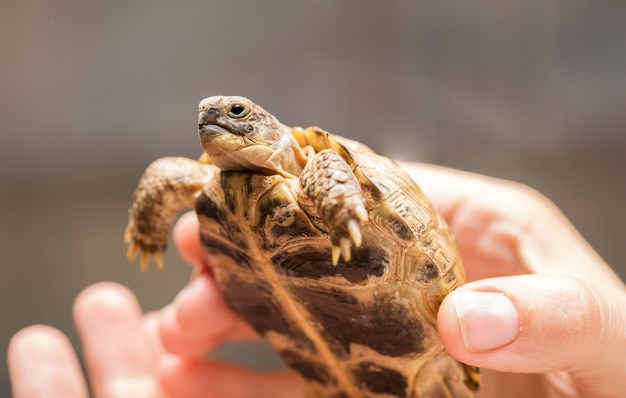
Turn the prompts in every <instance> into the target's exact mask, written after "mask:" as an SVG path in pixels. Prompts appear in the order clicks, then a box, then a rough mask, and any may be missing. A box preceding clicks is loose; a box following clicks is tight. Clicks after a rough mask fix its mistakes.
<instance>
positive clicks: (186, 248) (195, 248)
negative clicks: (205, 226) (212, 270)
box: [173, 211, 207, 267]
mask: <svg viewBox="0 0 626 398" xmlns="http://www.w3.org/2000/svg"><path fill="white" fill-rule="evenodd" d="M173 239H174V243H175V244H176V247H177V248H178V251H179V252H180V255H181V257H182V258H183V260H185V261H186V262H187V263H189V264H192V265H196V266H202V267H206V266H207V262H206V257H205V255H204V252H203V251H202V245H201V243H200V225H199V223H198V216H197V215H196V213H195V212H193V211H191V212H188V213H186V214H183V215H182V216H181V217H180V219H179V220H178V222H177V223H176V225H175V226H174V232H173Z"/></svg>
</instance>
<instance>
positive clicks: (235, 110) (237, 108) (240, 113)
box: [228, 104, 250, 118]
mask: <svg viewBox="0 0 626 398" xmlns="http://www.w3.org/2000/svg"><path fill="white" fill-rule="evenodd" d="M249 112H250V110H249V109H248V108H247V107H246V106H244V105H242V104H232V105H231V106H230V109H229V110H228V116H230V117H234V118H242V117H244V116H246V115H247V114H248V113H249Z"/></svg>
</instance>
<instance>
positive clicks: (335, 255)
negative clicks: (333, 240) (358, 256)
mask: <svg viewBox="0 0 626 398" xmlns="http://www.w3.org/2000/svg"><path fill="white" fill-rule="evenodd" d="M340 254H341V248H340V247H339V246H335V245H333V249H332V255H331V256H332V260H333V265H337V264H339V255H340Z"/></svg>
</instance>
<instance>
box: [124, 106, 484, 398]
mask: <svg viewBox="0 0 626 398" xmlns="http://www.w3.org/2000/svg"><path fill="white" fill-rule="evenodd" d="M199 134H200V141H201V144H202V148H203V149H204V153H203V155H202V156H201V157H200V159H199V160H198V161H195V160H191V159H185V158H176V157H168V158H162V159H159V160H156V161H155V162H154V163H152V164H151V165H150V166H149V167H148V169H147V170H146V172H145V174H144V175H143V177H142V178H141V180H140V182H139V186H138V188H137V191H136V192H135V197H134V203H133V205H132V207H131V209H130V221H129V224H128V227H127V230H126V240H127V242H129V244H130V246H129V258H130V259H131V261H132V259H134V257H135V255H136V254H137V252H138V251H140V252H141V267H142V268H143V269H146V268H147V266H148V261H149V258H150V256H151V255H152V256H153V258H154V261H155V263H156V264H157V266H159V267H161V266H162V253H163V251H164V250H165V247H166V243H167V241H168V234H169V230H170V228H171V225H172V223H173V221H174V219H175V217H176V213H177V212H178V211H179V210H180V209H181V208H183V207H185V206H187V207H193V208H195V209H196V212H197V214H198V218H199V220H200V238H201V241H202V246H203V248H204V251H205V252H206V255H207V257H208V260H209V262H210V264H211V267H212V269H213V271H214V275H215V279H216V281H217V283H218V285H219V287H220V288H221V290H222V292H223V294H224V296H225V298H226V300H227V301H228V303H229V304H230V306H231V307H232V308H233V310H234V311H235V312H237V313H238V314H239V315H240V316H241V317H243V318H244V319H245V320H246V321H247V322H249V323H250V325H252V327H253V328H254V329H255V330H256V331H258V332H259V333H260V334H261V335H262V336H263V337H264V338H265V339H266V340H267V341H269V343H270V344H271V345H272V346H273V347H274V349H276V351H277V352H278V353H279V354H280V355H281V356H282V358H283V359H284V361H285V362H286V363H287V364H288V365H289V366H290V367H291V368H293V369H295V370H296V371H297V372H298V373H299V374H300V375H301V376H302V377H303V378H304V379H305V381H306V388H307V396H308V397H349V398H356V397H471V396H472V395H473V393H472V392H473V391H476V390H477V389H478V387H479V384H480V375H479V370H478V369H477V368H474V367H470V366H468V365H465V364H462V363H460V362H457V361H456V360H455V359H453V358H452V357H451V356H450V355H449V354H448V353H447V352H446V351H445V349H444V348H443V346H442V344H441V342H440V341H439V338H438V335H437V331H436V329H435V322H436V314H437V309H438V308H439V305H440V303H441V301H442V300H443V298H444V297H445V296H446V295H447V294H448V293H449V292H450V291H451V290H453V289H455V288H456V287H457V286H459V285H460V284H462V283H463V281H464V270H463V267H462V265H461V259H460V257H459V254H458V251H457V249H456V244H455V240H454V238H453V236H452V235H451V233H450V231H449V230H448V228H447V226H446V224H445V222H444V221H443V219H442V218H441V216H440V215H439V214H438V213H437V212H436V211H435V210H434V209H433V207H432V206H431V204H430V203H429V202H428V200H427V199H426V198H425V197H424V195H423V194H422V192H421V191H420V189H419V188H418V187H417V186H416V185H415V183H414V182H413V181H412V180H411V178H410V177H409V176H408V175H407V174H406V173H405V172H404V171H403V170H402V169H401V168H400V167H399V166H398V165H397V164H395V163H394V162H393V161H391V160H390V159H387V158H385V157H382V156H379V155H377V154H375V153H374V152H373V151H372V150H370V149H369V148H367V147H366V146H364V145H362V144H360V143H358V142H355V141H351V140H348V139H345V138H342V137H339V136H336V135H331V134H329V133H327V132H325V131H323V130H321V129H320V128H318V127H309V128H306V129H302V128H298V127H294V128H290V127H287V126H285V125H283V124H281V123H280V122H279V121H278V120H277V119H276V118H275V117H274V116H272V115H271V114H270V113H268V112H267V111H265V110H264V109H262V108H261V107H259V106H258V105H256V104H254V103H253V102H251V101H250V100H248V99H246V98H243V97H224V96H215V97H210V98H207V99H205V100H203V101H202V102H201V103H200V115H199Z"/></svg>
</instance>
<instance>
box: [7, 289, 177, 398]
mask: <svg viewBox="0 0 626 398" xmlns="http://www.w3.org/2000/svg"><path fill="white" fill-rule="evenodd" d="M74 321H75V323H76V327H77V330H78V334H79V336H80V340H81V343H82V351H83V356H84V360H85V368H86V370H87V375H88V377H89V386H90V388H91V393H92V396H93V397H95V398H108V397H111V398H113V397H115V398H119V397H129V398H130V397H150V398H157V397H164V396H165V395H164V394H163V391H162V389H161V388H160V385H159V382H158V378H157V369H158V358H159V357H162V356H163V355H164V351H163V350H162V348H161V345H160V342H159V338H158V314H157V313H149V314H145V315H144V314H142V312H141V308H140V307H139V303H138V302H137V299H136V298H135V296H134V295H133V294H132V293H131V292H130V291H129V290H128V289H126V288H125V287H123V286H120V285H117V284H114V283H99V284H95V285H93V286H90V287H88V288H86V289H85V290H84V291H83V292H82V293H81V294H80V295H79V296H78V297H77V298H76V300H75V302H74ZM8 365H9V373H10V377H11V385H12V391H13V397H14V398H42V397H51V398H52V397H54V398H56V397H64V398H86V397H88V396H89V393H88V388H87V382H86V380H85V378H84V376H83V373H82V370H81V368H80V365H79V362H78V358H77V356H76V354H75V353H74V350H73V348H72V346H71V344H70V342H69V340H68V339H67V337H66V336H65V335H63V334H62V333H61V332H60V331H59V330H57V329H54V328H52V327H50V326H44V325H36V326H29V327H27V328H25V329H23V330H21V331H20V332H18V333H17V334H16V335H15V336H13V338H12V339H11V342H10V343H9V349H8Z"/></svg>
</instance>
